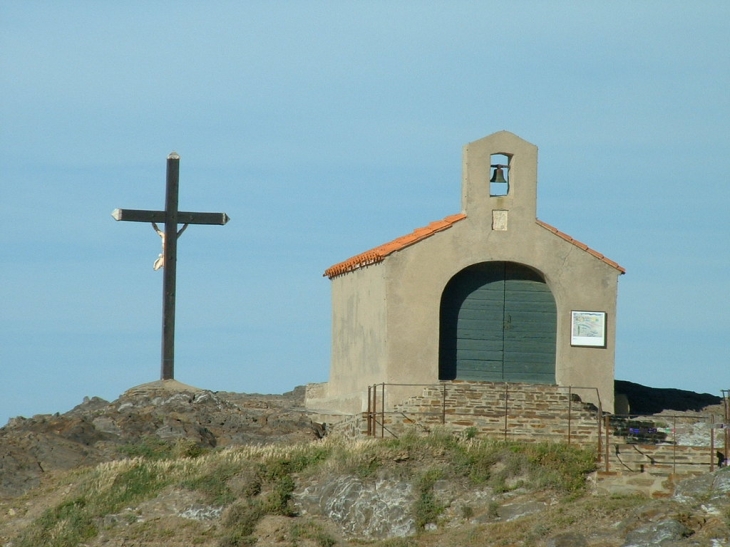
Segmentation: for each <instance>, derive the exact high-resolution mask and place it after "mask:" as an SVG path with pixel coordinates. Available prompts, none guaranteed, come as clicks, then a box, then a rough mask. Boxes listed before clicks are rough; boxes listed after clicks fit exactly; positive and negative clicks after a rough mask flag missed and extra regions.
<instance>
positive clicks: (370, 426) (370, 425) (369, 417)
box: [366, 386, 373, 437]
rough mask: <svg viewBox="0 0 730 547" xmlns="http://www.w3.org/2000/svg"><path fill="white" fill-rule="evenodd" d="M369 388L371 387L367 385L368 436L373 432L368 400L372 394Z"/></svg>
mask: <svg viewBox="0 0 730 547" xmlns="http://www.w3.org/2000/svg"><path fill="white" fill-rule="evenodd" d="M371 389H372V388H371V387H370V386H368V412H367V414H366V416H367V422H368V437H370V436H371V435H372V434H373V417H372V414H371V408H370V401H371V397H372V394H371V393H370V391H371Z"/></svg>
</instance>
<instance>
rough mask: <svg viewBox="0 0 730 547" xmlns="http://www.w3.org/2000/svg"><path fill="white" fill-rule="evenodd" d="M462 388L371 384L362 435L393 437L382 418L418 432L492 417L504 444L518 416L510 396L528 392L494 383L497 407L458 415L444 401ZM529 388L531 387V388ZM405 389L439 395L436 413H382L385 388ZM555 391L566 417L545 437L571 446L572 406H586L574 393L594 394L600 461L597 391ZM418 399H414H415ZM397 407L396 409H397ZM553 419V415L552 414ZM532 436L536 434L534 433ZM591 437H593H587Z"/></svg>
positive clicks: (562, 388)
mask: <svg viewBox="0 0 730 547" xmlns="http://www.w3.org/2000/svg"><path fill="white" fill-rule="evenodd" d="M463 386H464V384H452V383H448V382H443V383H439V384H398V383H385V382H383V383H380V384H373V385H371V386H368V395H367V397H368V405H367V412H366V413H365V414H366V422H367V424H366V428H367V429H366V431H367V435H368V436H373V437H378V436H379V437H381V438H382V437H385V435H386V434H387V435H389V436H392V437H397V436H398V435H397V433H396V432H395V431H394V429H396V428H395V427H393V428H391V427H388V425H387V424H386V421H387V420H386V416H388V417H390V418H391V422H392V421H393V420H394V419H396V417H398V416H399V417H401V418H402V419H403V422H404V423H408V424H410V425H412V426H415V427H417V428H419V429H421V430H422V431H429V426H428V425H427V424H426V422H429V423H433V418H436V421H437V422H438V423H439V424H440V425H442V426H447V425H448V424H449V423H450V422H454V421H457V420H458V419H460V418H467V417H468V418H477V419H478V418H479V417H480V416H481V417H484V416H487V415H490V416H492V417H494V416H498V417H500V418H501V421H502V427H501V428H495V431H496V432H497V433H498V434H501V435H502V436H503V438H504V439H505V440H507V439H509V438H510V436H513V432H512V424H514V423H515V420H517V419H519V418H520V417H521V416H520V415H519V414H514V413H513V410H512V409H513V405H511V399H510V395H514V394H517V393H523V392H528V391H531V390H530V389H529V388H525V387H524V384H516V383H508V382H504V383H502V382H499V383H496V386H499V387H496V386H495V390H494V391H495V393H498V394H499V395H501V407H498V406H496V405H495V406H493V407H492V408H491V409H490V412H486V411H483V412H481V413H480V412H479V411H478V409H472V410H471V411H470V412H469V413H463V412H462V413H459V412H456V409H455V408H454V405H452V404H450V403H449V401H448V395H449V393H450V390H451V392H452V393H459V392H463V391H464V388H463ZM531 386H532V385H531ZM409 387H420V388H424V390H425V389H432V390H436V391H439V392H440V394H441V404H440V407H439V408H438V410H432V411H423V410H413V409H407V408H406V407H407V405H406V404H400V405H395V406H394V407H393V409H392V410H386V408H388V404H387V402H386V396H387V393H388V392H387V391H386V388H409ZM553 387H554V388H555V391H556V393H562V394H566V395H567V397H566V401H567V404H566V407H565V408H564V410H565V411H567V417H566V419H565V420H562V422H563V425H562V432H560V433H552V434H548V436H550V437H551V438H553V439H555V438H557V440H562V441H565V442H566V443H567V444H571V443H572V442H573V441H574V439H576V436H577V433H576V426H575V423H576V418H575V416H576V414H577V412H578V408H576V405H579V408H580V410H583V409H584V408H585V406H584V405H586V404H587V403H583V402H582V401H581V400H580V398H579V397H578V394H577V392H580V391H585V390H588V391H591V392H593V393H595V396H596V400H597V401H598V406H597V407H594V408H595V420H594V421H593V423H592V427H594V428H595V433H594V435H595V437H594V438H595V439H596V443H597V447H596V448H597V454H598V459H599V461H601V459H602V454H603V449H602V443H603V435H602V428H603V419H602V416H603V412H602V407H601V400H600V394H599V392H598V389H597V388H595V387H584V386H553ZM415 397H418V396H415ZM398 407H400V408H398ZM556 415H557V413H556ZM560 421H561V420H558V419H555V420H552V425H554V426H555V427H554V429H561V427H560ZM584 427H585V422H583V423H581V428H584ZM534 435H535V436H537V435H538V434H537V433H535V434H534ZM591 436H593V435H591Z"/></svg>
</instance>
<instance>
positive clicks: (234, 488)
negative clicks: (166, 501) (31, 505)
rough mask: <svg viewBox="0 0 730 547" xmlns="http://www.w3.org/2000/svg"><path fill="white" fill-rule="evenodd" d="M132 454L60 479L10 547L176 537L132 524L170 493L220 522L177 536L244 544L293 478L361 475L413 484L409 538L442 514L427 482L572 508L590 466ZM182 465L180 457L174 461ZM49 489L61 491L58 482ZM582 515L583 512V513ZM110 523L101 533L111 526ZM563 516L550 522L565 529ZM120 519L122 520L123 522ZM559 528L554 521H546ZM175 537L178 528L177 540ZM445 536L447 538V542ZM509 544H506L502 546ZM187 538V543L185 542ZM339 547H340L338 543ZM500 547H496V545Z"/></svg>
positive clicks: (429, 455) (281, 507) (527, 455)
mask: <svg viewBox="0 0 730 547" xmlns="http://www.w3.org/2000/svg"><path fill="white" fill-rule="evenodd" d="M152 448H154V449H155V450H148V449H147V447H144V446H140V447H138V450H137V452H138V453H139V454H145V453H147V454H148V455H147V456H144V455H138V456H136V457H133V458H129V459H126V460H121V461H114V462H108V463H104V464H101V465H98V466H96V467H94V468H90V469H85V470H78V471H75V472H72V473H70V474H69V475H67V476H66V478H65V479H62V481H61V482H64V481H65V482H64V484H65V488H66V489H67V490H68V492H67V493H66V494H65V495H64V496H62V498H61V501H60V502H58V503H55V504H54V505H53V506H51V507H49V508H48V509H47V510H46V511H45V512H44V513H43V514H42V515H40V516H39V517H38V518H36V519H35V520H34V521H33V523H32V524H31V525H30V526H28V527H27V528H26V529H25V531H24V532H23V533H22V534H21V535H20V536H19V537H18V538H16V540H15V541H14V543H13V545H14V546H16V547H37V546H38V545H44V546H48V547H76V546H77V545H80V544H84V543H88V542H91V541H93V540H94V538H96V537H97V536H99V535H100V533H103V535H104V536H105V537H108V536H109V535H110V534H111V535H114V534H120V535H124V534H127V536H126V537H129V538H130V539H131V538H133V537H136V538H140V537H145V538H147V539H146V540H151V539H152V538H154V539H155V540H160V541H161V540H165V539H167V540H169V541H170V542H171V544H174V543H173V540H174V538H171V537H167V536H169V535H170V534H172V535H174V534H176V533H177V532H176V530H177V529H176V527H175V526H174V525H170V526H167V527H164V526H158V527H157V528H155V527H154V526H151V525H149V524H145V523H144V522H140V519H139V516H137V517H135V515H136V513H135V512H134V510H133V509H134V508H135V507H139V506H141V505H142V504H145V503H149V502H150V500H154V499H156V497H158V496H160V495H162V494H163V493H169V492H171V491H176V490H177V491H181V489H182V490H185V491H189V492H192V493H194V494H195V496H197V499H199V500H200V501H201V503H203V504H207V505H208V506H210V507H213V508H216V507H217V508H219V509H220V511H224V513H223V517H222V518H220V519H219V520H218V521H217V522H216V524H215V525H214V526H213V525H208V526H198V525H193V524H190V522H189V521H186V527H187V532H186V537H187V538H190V537H191V535H192V536H194V535H195V533H198V534H200V535H201V537H200V538H198V540H199V542H200V543H210V542H211V541H216V542H217V543H218V544H219V545H220V546H223V547H236V546H240V545H249V544H252V543H254V542H255V537H254V534H255V531H256V527H257V525H258V524H259V522H260V521H261V519H262V518H263V517H264V516H266V515H281V516H285V517H290V516H293V515H294V512H293V509H292V506H291V495H292V493H293V491H294V490H295V489H296V487H297V481H299V480H302V479H309V480H316V479H317V478H318V477H330V476H334V475H340V474H346V475H356V476H358V477H361V478H363V479H364V480H367V479H368V477H372V476H376V475H378V476H398V477H399V478H401V479H402V478H406V479H408V480H410V481H412V482H413V484H414V487H415V491H416V492H417V493H418V495H417V499H416V501H415V503H414V507H413V512H414V517H415V520H416V522H417V524H418V526H419V528H420V529H423V527H424V526H425V525H426V524H428V523H438V522H439V519H440V516H441V514H442V512H443V510H444V507H443V506H441V505H440V502H439V501H438V500H437V498H436V497H435V496H434V484H435V483H436V482H437V481H444V480H445V481H448V480H468V481H469V482H471V483H472V484H474V485H488V486H490V487H491V488H492V489H493V490H494V491H495V492H504V491H508V490H510V489H514V488H518V487H519V488H521V489H533V490H537V489H541V490H545V489H547V490H549V491H552V492H558V493H560V495H563V496H565V495H572V496H574V497H576V498H579V497H580V494H581V492H582V488H583V484H584V479H585V475H586V473H587V472H588V471H590V470H591V468H592V465H593V455H592V454H591V453H590V452H586V451H582V450H579V449H576V448H574V447H567V446H564V445H556V444H552V445H550V444H515V443H503V442H495V441H489V440H483V439H475V438H471V439H469V438H460V437H454V436H452V435H448V434H446V433H436V434H432V435H429V436H426V437H417V436H407V437H404V438H402V439H399V440H388V441H382V440H381V441H377V440H372V439H370V440H356V441H348V440H344V439H342V438H327V439H325V440H322V441H317V442H311V443H306V444H296V445H289V446H246V447H238V448H231V449H225V450H220V451H212V452H208V453H205V454H196V453H195V451H191V450H188V449H184V447H183V449H182V450H177V451H176V450H172V451H170V452H169V453H168V454H167V455H165V454H164V453H161V452H160V451H159V450H157V448H159V447H157V446H153V447H152ZM181 454H183V456H182V457H181V456H180V455H181ZM59 484H60V483H59ZM584 510H585V509H584ZM114 515H123V516H124V518H117V517H115V518H114V519H112V521H111V522H112V524H109V522H110V520H109V519H110V516H114ZM570 515H572V513H570V512H568V513H566V514H561V515H559V517H560V519H562V521H561V522H565V523H567V522H568V521H569V520H570V518H578V516H575V517H571V516H570ZM125 519H126V520H125ZM292 522H293V524H292V527H291V529H290V530H289V531H288V532H287V534H286V535H287V537H288V538H289V539H288V541H289V542H290V544H291V545H299V544H307V545H309V544H312V542H314V543H315V544H317V545H321V546H322V547H334V546H335V545H337V544H338V543H337V540H336V539H335V538H334V537H333V536H332V535H331V534H330V533H329V532H327V531H325V530H324V529H323V528H322V527H321V526H320V525H319V524H317V523H315V522H312V521H301V520H300V519H296V520H294V521H292ZM556 522H558V521H556ZM545 526H546V524H545V523H544V519H535V521H534V522H533V521H532V520H531V518H530V517H526V519H521V520H520V525H519V526H516V525H513V524H511V523H502V524H494V525H490V526H489V537H490V538H491V539H490V543H491V544H496V543H493V542H494V541H505V542H509V541H513V540H515V539H516V538H518V537H519V538H520V539H519V541H520V542H527V543H526V544H529V541H530V537H532V536H531V535H530V534H532V535H534V536H536V537H537V536H539V535H540V534H541V533H543V532H544V531H541V527H545ZM182 528H184V527H182V526H181V527H180V528H179V529H180V530H181V529H182ZM485 533H486V532H483V531H482V528H480V527H479V526H476V527H475V526H470V527H468V529H466V528H465V529H464V530H463V531H459V534H465V535H464V536H463V537H460V539H459V541H461V542H463V543H453V544H454V545H456V544H459V545H478V544H483V543H479V541H480V539H479V538H481V541H483V540H484V537H485V536H484V534H485ZM455 537H456V536H455ZM510 538H511V539H510ZM193 539H194V537H193ZM413 541H415V540H413V539H412V538H411V539H403V540H391V541H390V542H380V543H376V544H375V545H379V546H381V547H410V546H411V545H415V543H413ZM342 544H346V543H342ZM505 544H507V543H505Z"/></svg>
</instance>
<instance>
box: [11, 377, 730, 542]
mask: <svg viewBox="0 0 730 547" xmlns="http://www.w3.org/2000/svg"><path fill="white" fill-rule="evenodd" d="M683 397H685V396H684V395H683ZM665 406H669V407H671V406H672V405H671V404H670V405H665ZM675 406H676V405H675ZM592 467H593V456H592V455H591V454H590V453H587V452H584V451H581V450H579V449H576V448H574V447H566V446H557V445H552V446H551V445H541V444H528V445H515V444H505V443H501V442H497V441H491V440H485V439H476V438H469V435H462V436H460V437H454V436H452V435H449V434H447V433H444V432H442V433H437V434H434V435H431V436H430V437H425V438H411V437H408V438H403V439H398V440H387V441H375V440H358V441H347V440H345V439H340V438H337V437H336V436H327V435H325V431H324V429H323V427H322V426H321V425H320V424H318V423H315V422H313V421H312V420H310V419H309V418H308V417H307V414H306V413H305V412H304V409H303V390H302V389H301V388H298V389H296V390H294V391H293V392H290V393H287V394H284V395H247V394H236V393H223V392H217V393H213V392H210V391H204V390H197V389H195V388H192V387H190V386H185V385H183V384H179V383H177V382H170V381H168V382H154V383H152V384H147V385H144V386H140V387H138V388H134V389H132V390H129V391H128V392H126V393H125V394H123V395H122V396H121V397H120V398H119V399H117V400H116V401H113V402H107V401H103V400H101V399H98V398H88V399H86V400H84V402H83V403H82V404H80V405H79V406H78V407H76V408H74V409H73V410H71V411H69V412H67V413H65V414H56V415H41V416H34V417H32V418H28V419H26V418H15V419H13V420H11V421H10V422H9V423H8V425H7V426H5V427H3V428H1V429H0V545H2V546H3V547H35V546H41V545H43V546H46V545H49V546H57V547H71V546H74V545H86V546H89V547H91V546H93V547H97V546H99V547H100V546H109V547H117V546H118V547H122V546H132V545H135V546H136V545H138V546H148V547H152V546H163V545H165V546H176V545H180V546H182V545H186V546H187V545H203V546H211V547H213V546H223V547H233V546H237V545H251V544H254V543H255V544H256V545H259V546H269V545H271V546H282V547H284V546H290V545H291V546H302V547H305V546H307V547H308V546H312V547H314V546H322V547H334V546H336V545H342V546H345V545H364V544H367V545H378V546H382V547H416V546H427V545H428V546H437V545H438V546H444V547H447V546H457V545H458V546H462V545H466V546H470V545H473V546H477V545H540V546H541V545H545V546H551V547H578V546H629V545H666V546H671V545H677V546H679V545H708V546H716V545H727V544H728V543H729V542H730V528H729V527H728V525H729V523H730V471H728V470H727V468H723V469H721V470H719V471H716V472H715V473H708V474H706V475H703V476H700V477H696V478H692V479H687V480H684V481H680V480H679V479H675V478H672V477H666V480H667V481H673V482H672V488H669V489H668V490H670V491H673V494H671V495H669V496H667V497H665V498H662V499H651V498H650V497H648V496H640V495H639V496H637V495H633V494H631V495H629V494H625V493H621V492H619V491H614V492H611V490H610V489H607V488H605V487H601V486H600V485H597V484H596V475H595V473H591V469H592ZM655 479H656V478H655V477H654V478H653V479H652V480H655Z"/></svg>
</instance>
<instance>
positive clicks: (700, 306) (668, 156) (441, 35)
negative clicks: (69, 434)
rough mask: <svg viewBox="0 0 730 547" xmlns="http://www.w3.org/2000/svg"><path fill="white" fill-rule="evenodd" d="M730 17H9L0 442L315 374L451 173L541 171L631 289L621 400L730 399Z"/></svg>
mask: <svg viewBox="0 0 730 547" xmlns="http://www.w3.org/2000/svg"><path fill="white" fill-rule="evenodd" d="M729 21H730V4H729V3H727V2H725V1H704V2H680V1H645V2H628V1H627V2H621V1H619V2H590V1H589V2H584V1H580V2H578V1H575V2H536V1H535V2H530V1H523V2H521V1H516V2H512V1H511V2H489V1H482V2H466V1H458V0H457V1H450V2H429V1H425V2H424V1H419V2H409V1H404V2H384V1H383V2H378V1H375V2H306V1H302V2H276V1H273V2H271V1H266V2H264V1H260V2H257V1H248V2H217V1H211V2H186V1H178V2H154V1H144V2H137V1H125V2H103V1H94V2H91V1H89V2H80V1H66V2H50V1H49V2H36V1H33V0H23V1H20V0H18V1H13V0H5V1H3V2H0V97H1V99H2V100H0V192H1V193H0V228H1V229H0V302H1V307H0V380H1V382H0V385H1V386H2V397H0V425H1V424H4V423H5V422H6V421H7V419H8V418H9V417H12V416H17V415H24V416H30V415H33V414H37V413H49V412H56V411H59V412H64V411H66V410H68V409H70V408H72V407H73V406H75V405H76V404H78V403H80V402H81V400H82V399H83V397H84V396H87V395H88V396H94V395H96V396H100V397H103V398H105V399H108V400H112V399H115V398H116V397H117V396H119V395H120V394H121V393H122V392H124V391H125V390H126V389H128V388H130V387H132V386H135V385H138V384H141V383H145V382H149V381H153V380H156V379H157V378H158V377H159V361H160V327H161V301H162V296H161V292H162V272H155V271H153V270H152V263H153V261H154V259H155V258H156V257H157V254H158V253H159V246H160V243H159V238H158V237H157V235H156V234H155V233H154V231H153V230H152V229H151V227H149V226H148V225H146V224H137V223H126V222H115V221H114V220H113V219H112V217H111V216H110V213H111V211H112V210H113V209H114V208H116V207H122V208H137V209H161V208H163V207H164V190H165V189H164V184H165V159H166V157H167V155H168V154H169V153H170V152H171V151H173V150H174V151H177V152H178V153H179V154H180V156H181V175H180V176H181V178H180V208H181V209H182V210H197V211H225V212H226V213H228V215H229V216H230V217H231V219H232V220H231V221H230V222H229V223H228V225H226V226H224V227H220V226H191V227H190V228H189V229H188V230H187V231H186V232H185V234H184V235H183V236H182V237H181V239H180V242H179V247H178V257H179V262H178V303H177V346H176V379H178V380H180V381H182V382H185V383H188V384H192V385H195V386H198V387H203V388H208V389H212V390H228V391H239V392H265V393H281V392H283V391H288V390H290V389H292V388H293V387H295V386H297V385H302V384H306V383H308V382H321V381H326V380H327V377H328V372H329V347H330V293H329V291H330V286H329V283H330V282H329V281H328V280H327V279H326V278H324V277H323V276H322V274H323V272H324V270H325V269H326V268H327V267H329V266H331V265H332V264H334V263H336V262H339V261H341V260H344V259H346V258H348V257H350V256H352V255H354V254H357V253H359V252H362V251H365V250H367V249H369V248H371V247H374V246H376V245H379V244H381V243H384V242H386V241H390V240H391V239H394V238H395V237H398V236H400V235H404V234H406V233H408V232H410V231H411V230H413V229H414V228H416V227H419V226H424V225H426V224H427V223H429V222H431V221H433V220H437V219H441V218H443V217H445V216H447V215H450V214H453V213H457V212H459V211H460V177H461V173H460V170H461V149H462V146H463V145H464V144H466V143H468V142H471V141H473V140H476V139H479V138H481V137H483V136H485V135H488V134H490V133H493V132H495V131H499V130H503V129H506V130H509V131H512V132H514V133H516V134H517V135H519V136H520V137H522V138H524V139H526V140H528V141H530V142H532V143H534V144H536V145H537V146H538V147H539V175H538V176H539V181H540V185H539V195H538V217H539V218H540V219H542V220H544V221H545V222H548V223H550V224H552V225H554V226H556V227H558V228H559V229H560V230H562V231H564V232H566V233H568V234H570V235H571V236H573V237H575V238H576V239H578V240H580V241H583V242H584V243H586V244H588V245H589V246H591V247H592V248H594V249H596V250H598V251H600V252H602V253H604V254H605V255H607V256H608V257H609V258H611V259H612V260H615V261H616V262H618V263H619V264H621V265H622V266H623V267H625V268H626V270H627V273H626V275H625V276H622V277H621V278H620V281H619V303H618V309H619V311H618V317H617V331H618V335H617V348H616V354H617V356H616V376H617V378H619V379H624V380H630V381H634V382H639V383H643V384H646V385H650V386H653V387H675V388H683V389H691V390H695V391H701V392H709V393H714V394H720V390H721V389H726V388H729V387H730V373H729V371H728V365H729V364H730V363H729V362H728V355H729V354H730V352H729V351H728V349H729V348H728V346H729V345H730V336H728V332H729V331H730V312H729V311H728V308H730V306H728V304H729V303H730V289H729V285H728V270H729V268H730V243H729V242H730V220H729V219H728V216H729V215H728V204H729V203H730V185H729V184H728V182H730V181H729V180H728V179H729V177H728V173H729V172H730V132H729V131H728V127H730V124H729V123H728V122H730V93H728V89H730V34H729V33H728V32H727V25H728V22H729Z"/></svg>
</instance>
